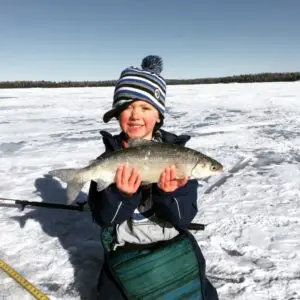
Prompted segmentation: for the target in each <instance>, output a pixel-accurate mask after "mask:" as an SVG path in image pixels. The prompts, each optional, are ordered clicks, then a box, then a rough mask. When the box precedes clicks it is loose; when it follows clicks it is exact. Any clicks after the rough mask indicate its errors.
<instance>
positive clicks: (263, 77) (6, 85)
mask: <svg viewBox="0 0 300 300" xmlns="http://www.w3.org/2000/svg"><path fill="white" fill-rule="evenodd" d="M298 80H300V72H290V73H259V74H244V75H236V76H227V77H214V78H197V79H167V80H166V81H167V84H169V85H181V84H215V83H233V82H237V83H248V82H275V81H277V82H278V81H298ZM115 83H116V81H115V80H106V81H59V82H56V81H44V80H41V81H0V89H1V88H2V89H12V88H61V87H64V88H65V87H100V86H103V87H104V86H114V85H115Z"/></svg>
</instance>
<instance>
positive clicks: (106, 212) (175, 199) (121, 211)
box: [88, 129, 218, 300]
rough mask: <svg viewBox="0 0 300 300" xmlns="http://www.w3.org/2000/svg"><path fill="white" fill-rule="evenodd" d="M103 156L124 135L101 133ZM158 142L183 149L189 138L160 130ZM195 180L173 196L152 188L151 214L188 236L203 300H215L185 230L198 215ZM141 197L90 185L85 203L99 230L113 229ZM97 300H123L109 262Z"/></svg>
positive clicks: (201, 260) (117, 146)
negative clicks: (196, 262)
mask: <svg viewBox="0 0 300 300" xmlns="http://www.w3.org/2000/svg"><path fill="white" fill-rule="evenodd" d="M100 133H101V135H102V136H103V143H104V145H105V148H106V149H105V152H104V153H103V154H102V155H100V157H99V158H101V157H103V156H105V155H107V154H109V153H111V152H113V151H115V150H118V149H121V148H122V140H123V139H124V138H125V136H124V134H123V133H121V134H118V135H114V136H113V135H111V134H110V133H108V132H105V131H101V132H100ZM159 133H160V137H161V142H163V143H170V144H176V145H180V146H184V145H185V144H186V142H187V141H188V140H189V139H190V137H189V136H188V135H180V136H177V135H175V134H172V133H170V132H167V131H164V130H162V129H160V132H159ZM197 187H198V182H197V180H189V181H188V183H187V184H186V185H184V186H182V187H180V188H178V189H177V190H175V191H174V192H171V193H165V192H163V191H162V190H160V189H159V188H158V186H157V185H156V184H153V185H152V199H153V211H154V212H155V214H156V216H158V217H159V218H160V219H162V220H165V221H167V222H169V223H171V224H172V225H173V227H174V228H176V229H177V230H178V232H180V233H181V234H184V235H187V236H188V237H189V239H190V240H191V242H192V244H193V248H194V252H195V253H196V256H197V260H198V265H199V273H200V277H201V285H202V287H203V299H204V300H217V299H218V296H217V293H216V290H215V289H214V288H213V286H212V285H211V283H210V282H209V281H208V280H207V278H206V275H205V260H204V258H203V255H202V253H201V250H200V248H199V246H198V243H197V241H196V240H195V238H194V237H193V235H192V234H191V233H189V231H188V226H189V224H190V223H191V221H192V220H193V218H194V217H195V215H196V213H197ZM142 193H143V188H142V187H140V188H139V190H138V191H137V193H135V194H134V195H133V196H132V197H128V196H126V195H124V194H122V193H121V192H120V191H119V190H118V188H117V187H116V185H115V184H111V185H110V186H109V187H108V188H106V189H105V190H102V191H97V184H96V182H93V181H92V182H91V185H90V190H89V195H88V202H89V205H90V208H91V212H92V216H93V219H94V220H95V221H96V222H97V223H98V224H99V225H100V226H101V228H102V229H104V228H107V227H114V228H115V227H116V226H117V225H119V224H122V223H123V222H124V221H126V220H128V219H130V218H131V217H132V215H133V214H134V211H135V209H136V208H137V207H138V205H139V203H140V200H141V197H142ZM98 292H99V299H100V298H101V299H126V296H125V295H124V293H123V292H122V289H121V288H120V286H118V283H117V282H116V280H115V279H114V278H113V275H112V274H111V272H110V266H109V262H108V261H107V259H106V261H105V262H104V265H103V269H102V271H101V274H100V277H99V283H98Z"/></svg>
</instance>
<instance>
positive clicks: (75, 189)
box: [67, 181, 84, 204]
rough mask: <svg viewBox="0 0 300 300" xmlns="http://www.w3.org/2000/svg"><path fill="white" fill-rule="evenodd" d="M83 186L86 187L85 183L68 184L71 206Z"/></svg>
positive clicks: (72, 182)
mask: <svg viewBox="0 0 300 300" xmlns="http://www.w3.org/2000/svg"><path fill="white" fill-rule="evenodd" d="M83 186H84V182H74V181H71V182H69V183H68V185H67V197H68V204H71V203H72V202H73V201H74V200H75V199H76V197H77V196H78V194H79V193H80V191H81V189H82V188H83Z"/></svg>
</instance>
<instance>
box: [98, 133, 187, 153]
mask: <svg viewBox="0 0 300 300" xmlns="http://www.w3.org/2000/svg"><path fill="white" fill-rule="evenodd" d="M100 134H101V135H102V137H103V143H104V145H105V149H106V151H108V152H111V151H115V150H118V149H121V148H122V140H124V139H126V134H125V133H124V132H121V133H119V134H117V135H112V134H110V133H109V132H107V131H104V130H101V131H100ZM157 135H158V136H159V138H160V139H161V141H162V142H163V143H168V144H174V145H179V146H184V145H185V144H186V143H187V141H188V140H189V139H190V138H191V137H190V136H189V135H186V134H183V135H176V134H174V133H171V132H168V131H165V130H163V129H159V130H158V132H157Z"/></svg>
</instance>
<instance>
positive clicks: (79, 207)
mask: <svg viewBox="0 0 300 300" xmlns="http://www.w3.org/2000/svg"><path fill="white" fill-rule="evenodd" d="M0 200H2V201H9V202H14V204H15V205H20V206H21V210H24V209H25V208H26V206H37V207H45V208H54V209H67V210H77V211H89V210H90V209H89V208H88V207H84V205H85V204H86V202H84V203H77V205H67V204H59V203H49V202H37V201H28V200H21V199H11V198H2V197H0Z"/></svg>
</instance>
